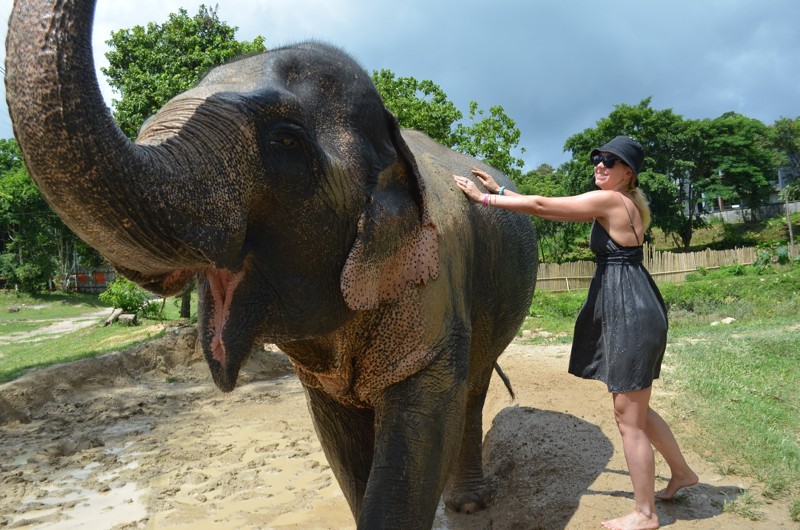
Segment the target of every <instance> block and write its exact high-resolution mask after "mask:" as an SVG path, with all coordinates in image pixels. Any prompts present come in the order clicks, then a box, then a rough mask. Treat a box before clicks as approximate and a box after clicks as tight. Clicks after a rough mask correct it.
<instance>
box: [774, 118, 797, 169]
mask: <svg viewBox="0 0 800 530" xmlns="http://www.w3.org/2000/svg"><path fill="white" fill-rule="evenodd" d="M772 128H773V131H774V134H773V138H774V139H775V149H777V151H778V155H779V159H778V167H781V168H785V169H787V170H788V175H787V176H791V177H792V178H791V179H792V180H795V182H796V179H797V177H798V175H800V117H797V118H794V119H792V118H780V119H778V120H777V121H776V122H775V124H774V125H773V126H772Z"/></svg>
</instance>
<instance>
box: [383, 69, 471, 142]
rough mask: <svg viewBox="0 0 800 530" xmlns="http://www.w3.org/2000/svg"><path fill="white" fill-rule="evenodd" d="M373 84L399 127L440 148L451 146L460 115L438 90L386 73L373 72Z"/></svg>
mask: <svg viewBox="0 0 800 530" xmlns="http://www.w3.org/2000/svg"><path fill="white" fill-rule="evenodd" d="M372 81H373V83H375V87H376V88H377V89H378V93H380V95H381V98H382V99H383V104H384V105H386V108H387V109H389V110H390V111H392V113H394V115H395V116H397V121H398V122H399V123H400V125H401V126H402V127H406V128H409V129H417V130H420V131H423V132H425V134H427V135H428V136H430V137H431V138H433V139H434V140H436V141H437V142H439V143H440V144H443V145H446V146H448V147H452V146H453V143H454V138H453V125H454V124H455V123H456V122H457V121H458V120H460V119H461V118H462V117H463V115H462V114H461V112H460V111H459V110H458V109H457V108H456V106H455V105H454V104H453V103H452V102H451V101H450V100H448V99H447V94H445V92H444V90H442V88H441V87H440V86H438V85H437V84H435V83H434V82H433V81H428V80H423V81H417V80H416V79H414V78H413V77H395V74H394V72H392V71H391V70H385V69H384V70H376V71H375V72H373V73H372Z"/></svg>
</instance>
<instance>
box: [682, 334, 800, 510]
mask: <svg viewBox="0 0 800 530" xmlns="http://www.w3.org/2000/svg"><path fill="white" fill-rule="evenodd" d="M748 331H749V332H748ZM693 338H694V340H693V341H691V342H679V343H677V344H672V345H671V346H670V360H669V362H670V364H672V365H673V370H672V371H671V372H670V379H671V380H672V381H673V382H672V383H671V384H670V386H671V387H673V388H677V389H679V390H680V391H681V399H680V400H676V402H675V403H673V404H672V405H671V406H672V407H678V408H679V409H680V411H679V412H682V413H683V415H685V416H686V417H688V418H690V421H691V422H692V423H693V424H694V425H696V426H702V430H705V431H706V432H707V434H706V435H705V436H700V437H699V438H696V439H695V440H694V443H693V444H692V445H693V447H694V448H695V449H697V450H698V451H699V452H701V454H703V456H704V457H706V458H707V459H709V460H710V461H712V462H715V463H716V464H717V465H718V467H719V468H720V469H723V470H724V469H729V470H730V469H734V470H735V471H736V473H738V474H744V475H748V476H752V477H755V478H757V479H758V480H759V481H761V482H763V483H764V484H765V485H766V489H765V491H764V495H765V496H766V497H767V498H777V497H780V496H783V495H785V494H791V495H798V494H800V489H798V485H800V443H798V435H800V414H798V411H800V393H798V392H797V382H798V381H800V367H799V366H800V333H798V332H797V329H792V328H791V327H782V326H780V325H778V326H760V327H759V326H752V327H751V328H750V329H749V330H747V329H742V328H737V327H732V328H730V329H729V330H728V333H727V334H726V333H724V332H715V333H709V334H702V333H696V334H695V336H694V337H693ZM712 433H713V434H712ZM709 440H713V443H711V444H709Z"/></svg>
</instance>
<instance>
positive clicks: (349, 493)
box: [306, 388, 375, 520]
mask: <svg viewBox="0 0 800 530" xmlns="http://www.w3.org/2000/svg"><path fill="white" fill-rule="evenodd" d="M306 395H307V396H308V408H309V411H310V412H311V418H312V420H313V422H314V430H316V432H317V437H318V438H319V440H320V443H321V444H322V450H323V451H324V452H325V457H326V458H327V459H328V464H329V465H330V466H331V470H332V471H333V474H334V476H336V480H337V481H338V482H339V487H341V488H342V492H343V493H344V497H345V499H347V503H348V504H349V505H350V511H351V512H353V518H354V519H356V520H358V516H359V514H360V513H361V510H362V508H363V501H364V492H365V490H366V487H367V480H368V479H369V473H370V468H371V467H372V453H373V447H374V445H375V428H374V425H375V413H374V412H373V411H372V410H369V409H359V408H355V407H349V406H346V405H343V404H341V403H339V402H337V401H336V400H334V399H333V398H331V397H330V396H328V395H327V394H325V393H324V392H322V391H320V390H317V389H315V388H306Z"/></svg>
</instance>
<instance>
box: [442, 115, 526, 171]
mask: <svg viewBox="0 0 800 530" xmlns="http://www.w3.org/2000/svg"><path fill="white" fill-rule="evenodd" d="M469 120H470V123H469V124H468V125H465V124H463V123H459V124H458V125H457V126H456V130H455V132H454V133H453V134H454V137H455V143H454V145H453V147H454V148H455V149H456V150H457V151H461V152H462V153H465V154H467V155H470V156H474V157H477V158H480V159H481V160H483V161H484V162H486V163H487V164H489V165H490V166H492V167H495V168H497V169H499V170H500V171H502V172H503V173H505V174H506V175H508V176H509V177H511V178H512V179H513V180H515V181H516V180H517V179H519V178H520V177H521V176H522V171H521V170H522V167H523V166H524V165H525V161H524V160H522V159H520V158H517V157H515V156H514V155H513V154H512V152H511V151H512V150H513V149H514V148H516V147H517V146H519V138H520V134H521V133H520V130H519V129H518V128H517V124H516V122H515V121H514V120H513V119H511V117H509V116H508V114H506V112H505V110H503V107H501V106H500V105H494V106H492V107H491V108H490V109H489V114H488V115H485V114H484V112H483V110H481V109H480V108H479V107H478V104H477V103H476V102H474V101H471V102H470V104H469ZM520 151H521V152H522V153H524V152H525V148H522V149H521V150H520Z"/></svg>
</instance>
